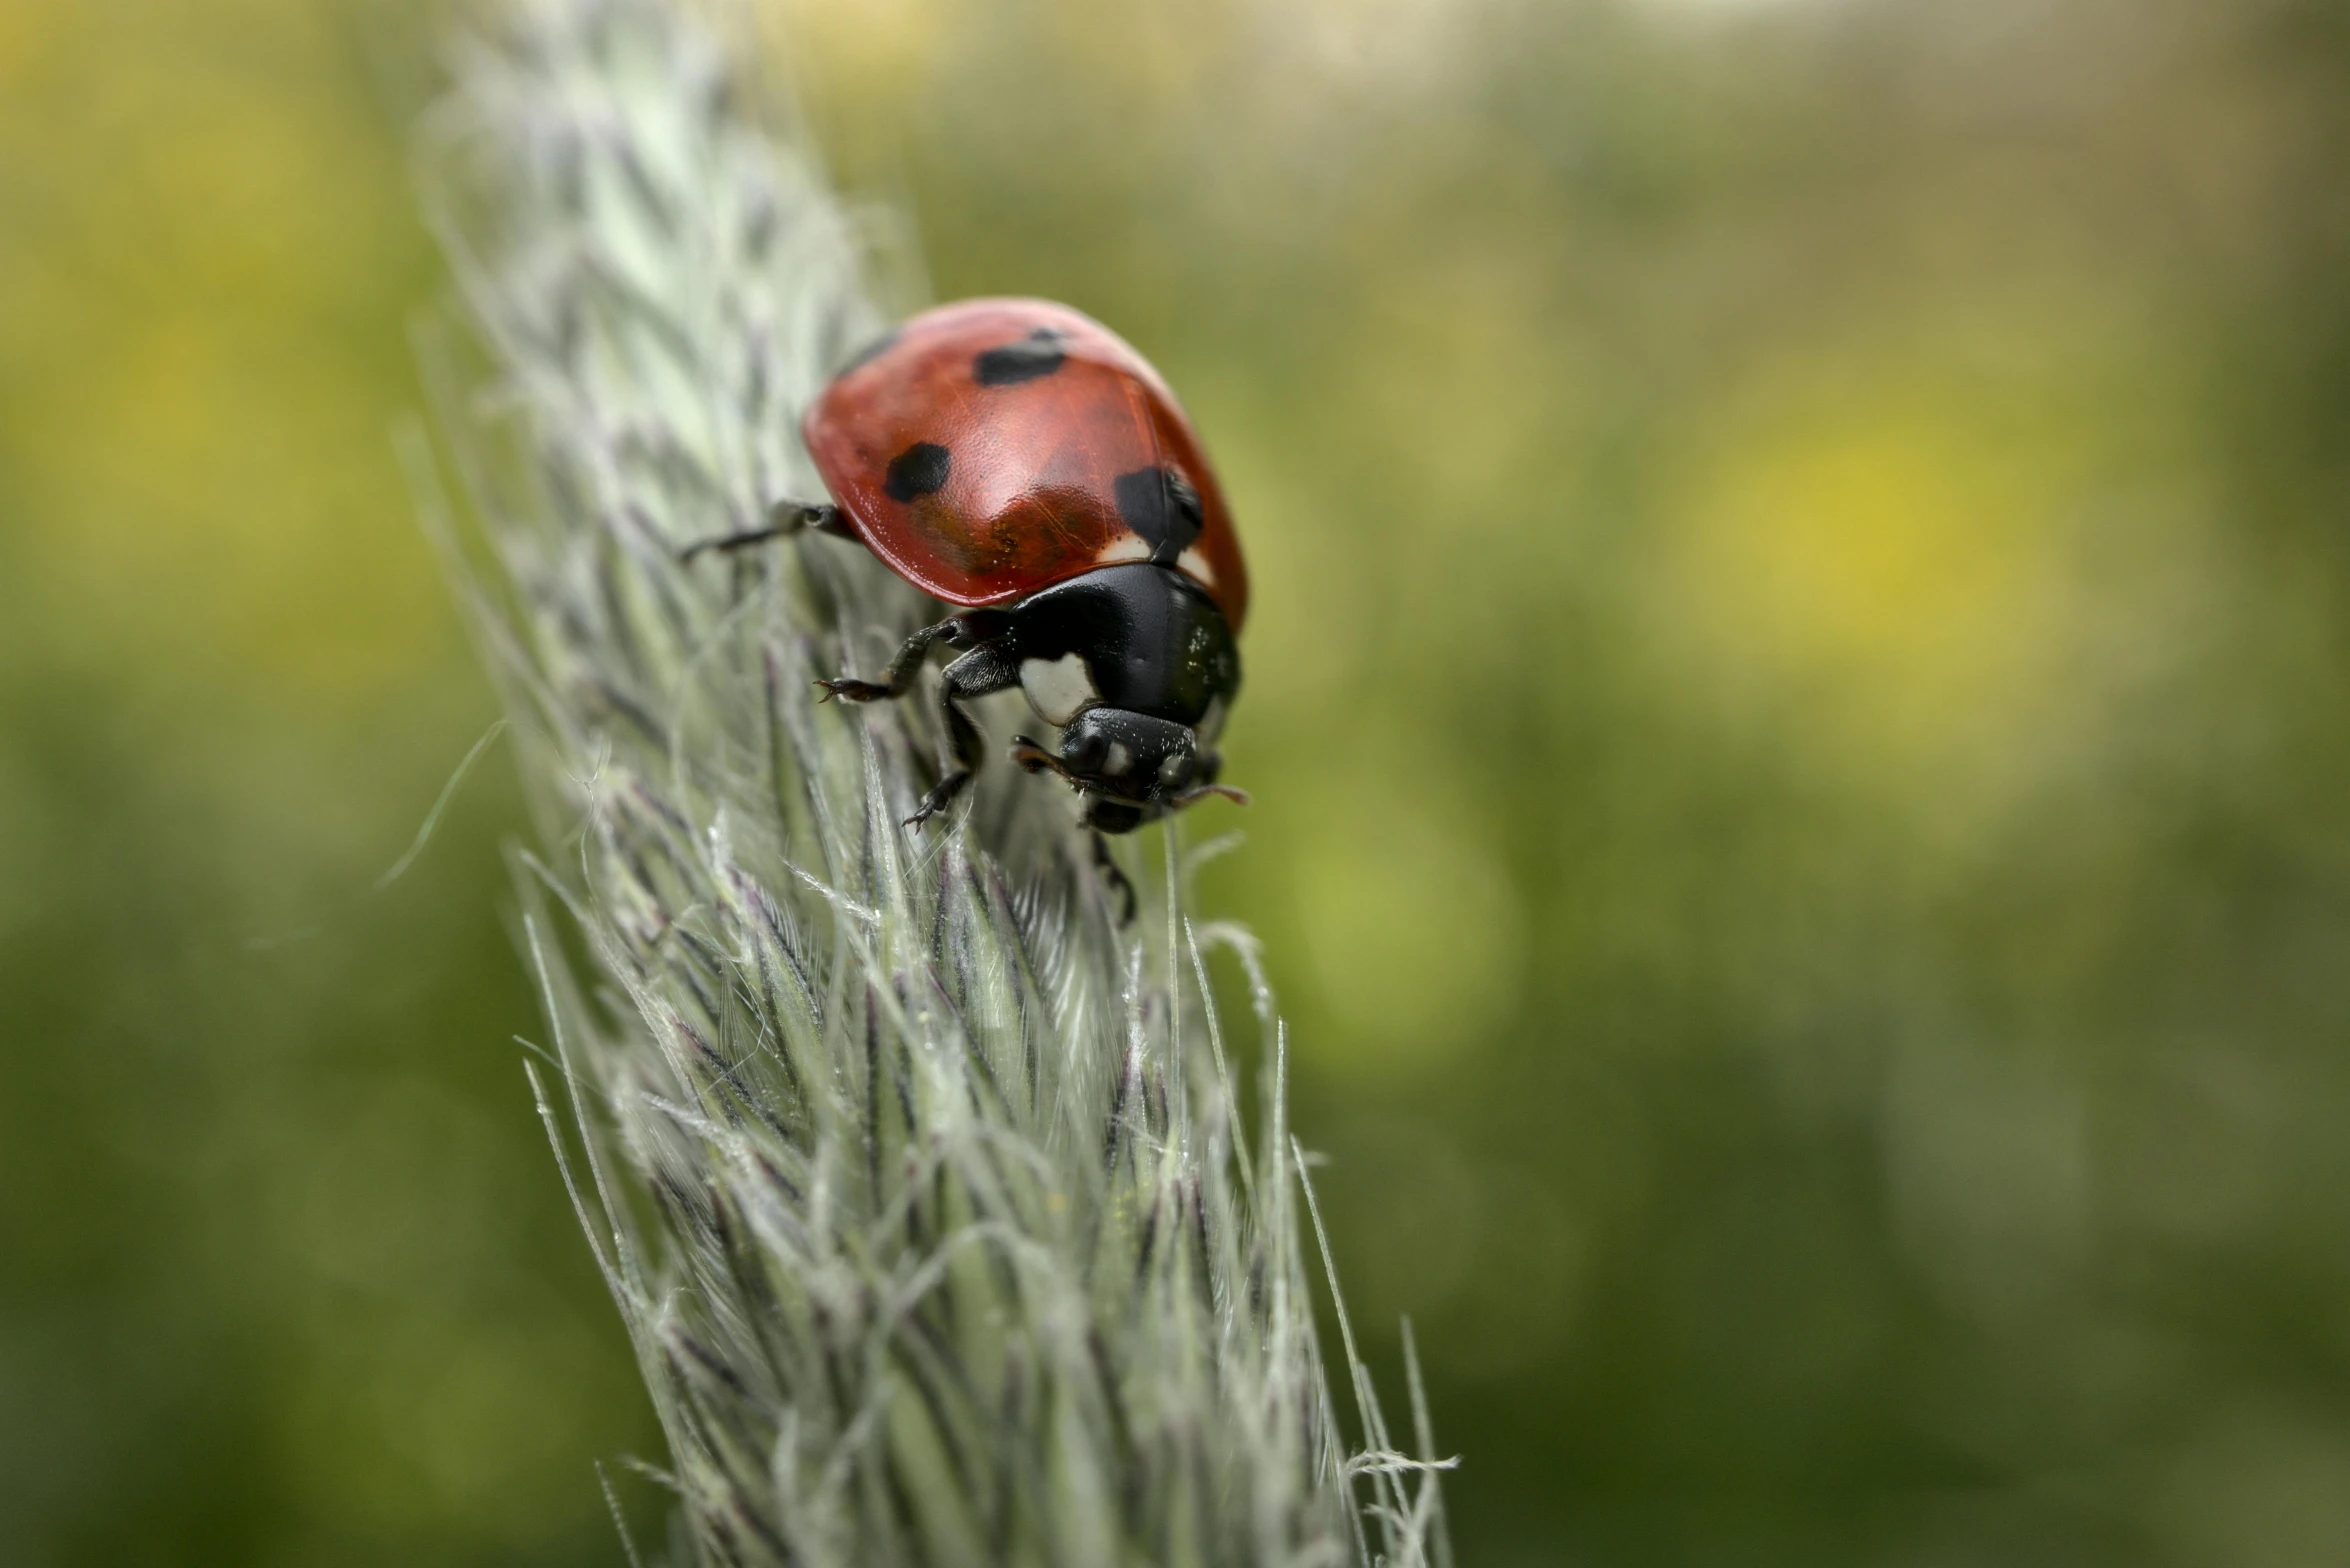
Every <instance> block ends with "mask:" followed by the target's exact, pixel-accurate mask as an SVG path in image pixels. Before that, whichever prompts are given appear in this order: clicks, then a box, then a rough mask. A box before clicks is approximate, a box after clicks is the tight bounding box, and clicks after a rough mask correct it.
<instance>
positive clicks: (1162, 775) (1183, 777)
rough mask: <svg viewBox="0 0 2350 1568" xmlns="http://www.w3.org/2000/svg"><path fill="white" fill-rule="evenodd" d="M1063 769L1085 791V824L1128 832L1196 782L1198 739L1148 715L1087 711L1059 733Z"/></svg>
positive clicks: (1120, 710)
mask: <svg viewBox="0 0 2350 1568" xmlns="http://www.w3.org/2000/svg"><path fill="white" fill-rule="evenodd" d="M1061 771H1062V774H1063V776H1064V777H1066V778H1067V779H1068V780H1069V781H1070V782H1071V783H1073V784H1075V785H1076V786H1077V787H1078V788H1079V789H1080V790H1083V791H1084V792H1085V820H1086V825H1087V826H1089V827H1092V828H1095V829H1098V830H1099V831H1101V832H1104V833H1130V832H1132V831H1133V830H1134V829H1135V828H1136V827H1138V826H1140V825H1141V824H1142V823H1144V822H1147V821H1149V820H1151V819H1152V818H1154V817H1158V816H1163V815H1164V814H1165V813H1166V811H1167V810H1168V808H1169V807H1170V806H1172V805H1173V804H1174V803H1175V799H1176V797H1177V796H1179V795H1182V794H1183V793H1184V792H1185V791H1187V790H1189V789H1190V788H1191V787H1192V785H1193V784H1195V783H1197V782H1198V774H1199V737H1198V735H1197V734H1195V733H1194V732H1193V730H1192V728H1191V726H1190V725H1188V724H1177V723H1175V722H1173V721H1172V720H1169V719H1157V718H1153V717H1151V716H1150V715H1149V714H1147V713H1135V712H1133V711H1131V710H1129V709H1125V708H1088V709H1086V710H1085V711H1084V712H1083V713H1080V714H1078V715H1077V716H1076V717H1075V718H1073V719H1071V720H1070V721H1069V727H1068V728H1067V729H1065V730H1063V731H1062V732H1061Z"/></svg>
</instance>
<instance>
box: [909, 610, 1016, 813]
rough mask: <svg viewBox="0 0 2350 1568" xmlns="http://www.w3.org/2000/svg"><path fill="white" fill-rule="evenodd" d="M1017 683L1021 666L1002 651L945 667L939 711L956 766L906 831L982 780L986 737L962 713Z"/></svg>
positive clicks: (982, 652)
mask: <svg viewBox="0 0 2350 1568" xmlns="http://www.w3.org/2000/svg"><path fill="white" fill-rule="evenodd" d="M948 624H950V625H952V624H953V623H952V622H949V623H948ZM898 657H899V658H900V659H901V660H902V659H904V657H905V655H904V654H903V653H901V654H899V655H898ZM1019 684H1020V666H1019V665H1017V664H1016V663H1014V662H1013V661H1012V660H1011V659H1008V658H1006V657H1005V656H1004V655H1003V653H1001V652H1000V651H999V650H997V649H995V648H990V647H987V646H984V645H982V646H980V647H977V648H974V649H972V650H971V651H970V652H969V653H966V654H964V655H963V656H962V657H961V658H960V659H957V660H956V661H955V662H954V663H952V664H950V665H948V666H947V667H946V670H945V672H944V673H943V675H942V677H941V681H940V688H941V689H940V693H939V703H938V706H939V712H940V713H941V714H942V715H943V716H944V717H945V719H946V723H947V742H948V744H949V745H950V746H952V747H953V748H954V756H955V760H954V765H953V766H952V767H951V768H949V769H948V770H947V775H946V777H945V778H942V779H940V780H939V781H938V785H937V787H936V788H934V789H933V790H931V792H930V793H929V794H927V795H925V796H923V797H922V804H921V805H920V806H919V807H917V808H916V809H915V812H914V814H913V815H912V816H910V817H908V818H907V819H906V826H907V827H910V828H918V827H920V826H921V825H922V824H923V823H925V822H928V821H929V820H930V819H931V818H932V817H935V816H937V815H938V814H939V813H940V812H942V811H944V810H946V809H947V807H948V806H949V805H951V804H953V803H954V799H955V797H956V796H957V795H960V794H961V793H963V791H964V789H965V788H967V787H968V786H969V785H970V783H971V781H972V779H974V778H976V777H977V776H978V774H979V767H980V764H981V763H983V762H984V761H986V760H987V737H986V736H984V735H982V734H980V733H979V726H978V725H976V724H974V723H972V722H971V715H969V714H968V713H965V712H964V711H963V709H962V704H963V703H964V702H967V701H969V700H970V699H971V698H973V697H984V696H987V695H988V694H989V693H991V692H999V691H1006V690H1009V689H1010V688H1012V687H1014V686H1017V685H1019Z"/></svg>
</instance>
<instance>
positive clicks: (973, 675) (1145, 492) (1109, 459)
mask: <svg viewBox="0 0 2350 1568" xmlns="http://www.w3.org/2000/svg"><path fill="white" fill-rule="evenodd" d="M800 432H801V435H802V436H803V437H804V438H805V439H806V442H807V447H808V453H809V455H810V456H811V457H812V458H814V460H815V463H816V471H817V473H818V474H819V475H821V476H822V477H823V480H824V484H825V488H826V489H827V490H829V491H830V492H831V494H832V497H833V499H832V501H831V502H830V503H828V504H821V505H812V504H808V503H805V502H799V501H785V502H781V503H778V504H776V505H775V506H773V507H772V508H770V511H769V516H768V522H767V525H766V526H764V527H760V528H754V529H750V530H748V531H746V532H743V533H737V534H730V535H727V536H725V537H723V538H719V539H711V540H705V541H703V542H702V543H701V544H698V545H695V546H694V547H693V548H692V549H689V550H688V551H687V552H686V555H687V556H688V557H689V558H690V557H691V556H692V555H693V554H695V553H696V552H698V551H700V550H703V549H710V548H718V549H732V548H736V547H740V546H745V545H751V544H756V543H759V542H761V541H763V540H767V539H773V538H778V537H781V536H783V535H786V534H791V533H796V532H798V531H799V530H801V529H803V528H816V529H819V530H822V531H824V532H827V533H832V534H836V535H840V536H843V537H846V538H850V539H854V540H857V541H858V542H859V543H861V544H863V545H864V546H865V547H866V548H868V549H870V550H871V551H872V552H873V553H874V554H875V555H877V556H879V557H881V559H882V561H883V562H884V563H886V564H887V565H888V566H889V568H890V569H891V570H892V571H894V572H896V573H897V574H898V575H899V576H900V577H903V578H904V579H906V581H908V582H910V583H912V584H913V585H914V586H915V587H917V588H919V589H921V590H922V591H923V592H924V593H927V594H929V595H930V596H931V597H932V598H934V599H940V600H943V601H945V602H946V603H947V604H950V605H954V606H958V607H959V613H957V614H954V615H950V616H948V617H947V618H946V619H945V620H942V621H940V622H938V623H937V624H935V625H932V626H926V627H924V628H923V629H922V630H920V631H918V632H916V633H915V634H914V635H913V636H912V637H910V638H908V639H907V640H906V642H905V645H904V646H903V647H901V648H900V649H899V650H898V653H897V657H896V658H894V659H892V660H891V661H890V665H889V670H888V673H887V675H886V676H885V678H883V679H881V680H878V681H863V680H852V679H847V678H843V679H840V680H828V681H822V682H819V684H820V685H822V686H823V687H824V689H825V693H826V696H827V698H828V699H829V698H831V697H839V698H842V699H844V700H846V701H849V702H877V701H880V700H882V699H883V698H891V697H902V696H904V695H905V694H906V692H907V691H908V690H909V689H911V687H912V686H913V683H914V678H915V676H916V674H917V673H918V672H919V671H920V670H921V668H922V664H923V661H924V659H925V658H926V657H927V656H928V655H929V653H930V651H931V649H932V648H933V647H935V646H937V645H938V644H941V643H943V644H945V645H946V646H947V647H948V648H951V649H954V650H956V651H957V652H958V653H959V655H960V657H958V658H956V659H954V660H953V661H952V662H951V663H949V664H948V665H947V666H946V669H945V671H944V682H943V686H944V690H943V695H942V699H941V700H942V704H943V707H944V710H945V718H946V727H947V734H948V736H949V738H950V741H951V744H952V746H953V748H954V759H953V763H952V765H951V766H950V767H949V768H948V770H947V772H946V775H945V777H943V778H941V779H940V780H939V782H938V785H937V787H936V788H934V789H932V790H931V791H930V792H929V793H928V794H927V795H925V796H924V797H923V799H922V804H921V806H920V808H919V809H918V810H916V811H915V813H914V814H913V815H912V816H911V817H909V818H907V819H906V821H907V825H908V826H918V825H919V824H921V823H922V822H924V821H927V820H928V819H929V818H931V817H934V816H936V815H937V814H938V813H939V812H941V811H943V810H945V809H946V807H947V806H948V804H949V803H950V802H952V801H953V800H954V799H955V797H956V796H957V795H958V794H960V793H961V792H962V790H963V789H964V788H965V786H967V785H968V784H969V783H970V782H971V779H972V776H973V774H974V773H975V772H976V771H977V770H978V768H979V766H980V764H981V761H982V748H983V745H984V742H983V740H982V738H981V736H980V733H979V729H978V726H977V725H976V724H974V723H973V722H972V720H971V717H970V715H969V714H968V713H966V712H965V711H964V710H963V707H962V704H964V703H966V702H968V701H970V700H971V699H972V698H975V697H984V696H986V695H988V694H989V693H991V692H999V691H1006V690H1009V689H1011V688H1012V687H1015V686H1017V687H1018V688H1020V690H1021V691H1022V692H1023V693H1025V694H1026V696H1027V698H1028V702H1029V706H1030V707H1032V708H1033V709H1034V710H1035V711H1036V715H1037V717H1038V718H1040V719H1042V720H1044V721H1045V722H1046V723H1048V724H1052V725H1055V726H1057V727H1059V729H1060V731H1061V744H1060V749H1059V750H1058V751H1057V752H1056V751H1052V750H1048V749H1047V748H1046V747H1044V746H1041V745H1039V744H1038V743H1037V742H1035V741H1033V740H1030V739H1029V738H1028V737H1026V736H1019V737H1017V738H1016V739H1015V741H1014V743H1013V746H1012V753H1011V754H1012V759H1013V761H1015V762H1017V763H1018V764H1019V765H1020V766H1021V767H1023V768H1025V769H1027V770H1028V771H1029V772H1031V773H1053V774H1057V775H1059V776H1060V777H1061V778H1062V779H1064V780H1066V781H1067V782H1068V783H1069V784H1070V785H1072V786H1074V787H1075V789H1076V790H1077V792H1078V794H1079V795H1080V796H1081V797H1082V799H1083V803H1084V804H1083V813H1082V817H1083V822H1084V824H1085V826H1087V827H1088V828H1091V829H1093V830H1094V831H1095V832H1096V833H1097V834H1100V833H1128V832H1132V831H1133V830H1134V829H1135V828H1137V827H1139V826H1141V825H1142V824H1143V823H1145V822H1149V821H1153V820H1156V819H1157V818H1160V817H1163V816H1165V815H1166V814H1167V813H1169V812H1172V811H1177V810H1180V809H1181V808H1183V807H1185V806H1188V805H1190V804H1192V803H1193V802H1194V801H1197V800H1200V799H1203V798H1205V797H1206V796H1209V795H1222V796H1225V797H1227V798H1229V799H1233V800H1242V801H1245V800H1246V798H1247V797H1246V796H1244V795H1242V794H1241V793H1240V792H1239V791H1238V790H1234V789H1229V788H1227V787H1224V786H1222V785H1219V784H1218V783H1217V782H1216V774H1217V771H1218V768H1219V765H1220V762H1221V759H1220V757H1219V756H1218V754H1217V752H1216V750H1215V744H1216V737H1217V735H1218V733H1219V732H1220V730H1221V729H1222V727H1223V723H1224V718H1225V715H1226V713H1227V712H1228V711H1229V710H1230V708H1231V705H1232V700H1233V698H1234V696H1235V695H1236V694H1237V693H1238V692H1239V690H1240V650H1239V646H1238V643H1237V642H1236V640H1235V634H1236V633H1237V632H1238V631H1239V630H1240V624H1241V620H1242V618H1243V617H1244V616H1245V615H1246V614H1247V612H1248V571H1247V568H1246V567H1245V566H1243V565H1242V563H1241V558H1240V540H1239V536H1238V535H1237V534H1235V533H1234V531H1233V527H1232V516H1231V513H1230V512H1229V511H1228V510H1227V509H1226V507H1225V504H1224V495H1223V492H1222V491H1221V490H1220V489H1219V488H1218V487H1217V484H1216V476H1215V472H1214V471H1213V470H1212V469H1211V468H1209V466H1208V459H1207V454H1206V453H1205V452H1203V451H1202V450H1201V448H1200V442H1199V437H1198V436H1197V435H1196V434H1195V433H1194V432H1193V430H1192V428H1191V422H1190V420H1188V419H1187V418H1186V417H1185V416H1184V413H1183V409H1182V407H1181V405H1180V404H1178V403H1177V402H1176V401H1175V394H1174V393H1173V392H1171V391H1169V390H1168V388H1167V384H1166V382H1165V381H1163V380H1161V379H1160V377H1159V373H1158V372H1157V371H1156V370H1154V369H1152V368H1151V366H1150V363H1149V361H1147V360H1145V359H1144V358H1143V357H1142V356H1141V355H1140V354H1139V353H1137V352H1135V350H1134V349H1133V348H1132V347H1131V346H1129V345H1128V344H1127V343H1126V342H1125V340H1124V339H1122V338H1120V337H1119V336H1118V335H1117V334H1116V333H1114V332H1112V331H1110V330H1109V329H1108V328H1107V327H1104V326H1102V325H1101V324H1100V323H1099V322H1097V321H1094V320H1093V319H1091V318H1090V317H1088V316H1085V315H1083V314H1081V313H1079V312H1077V311H1075V310H1072V309H1070V308H1069V307H1068V306H1066V305H1057V304H1053V303H1051V302H1049V301H1046V300H1037V299H976V300H965V301H962V302H960V303H958V304H952V305H942V306H939V307H938V308H936V309H934V310H928V311H924V312H923V313H921V314H920V315H917V316H915V317H913V318H911V319H910V320H908V321H906V322H905V323H904V324H903V325H901V326H900V327H899V328H898V329H897V330H896V331H894V332H892V333H890V334H889V335H888V336H886V337H884V338H882V339H881V341H880V342H878V343H875V344H874V345H873V346H871V347H870V348H868V349H866V350H865V351H864V352H863V353H862V354H860V355H859V356H858V357H857V358H855V359H854V360H852V361H851V362H850V363H849V364H848V366H847V367H846V368H844V369H843V370H842V371H841V372H840V373H839V374H838V375H837V376H835V377H834V378H833V379H832V381H831V382H830V383H829V384H828V385H826V387H825V388H824V390H823V391H822V392H821V393H819V394H818V396H817V398H816V401H815V403H814V404H813V405H812V406H811V407H810V408H809V409H808V411H807V415H806V417H805V418H804V419H803V420H802V421H801V425H800ZM1095 843H1096V849H1097V851H1098V850H1099V848H1100V841H1099V839H1098V838H1097V839H1096V841H1095Z"/></svg>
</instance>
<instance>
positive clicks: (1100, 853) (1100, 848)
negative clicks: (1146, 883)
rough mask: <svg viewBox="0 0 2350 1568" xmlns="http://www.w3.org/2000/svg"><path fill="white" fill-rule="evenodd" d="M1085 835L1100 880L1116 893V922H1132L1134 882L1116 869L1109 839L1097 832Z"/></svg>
mask: <svg viewBox="0 0 2350 1568" xmlns="http://www.w3.org/2000/svg"><path fill="white" fill-rule="evenodd" d="M1087 836H1088V837H1090V838H1091V839H1092V840H1093V864H1094V868H1095V869H1096V870H1098V871H1099V872H1101V874H1102V880H1104V881H1106V882H1108V883H1109V884H1110V891H1112V892H1113V893H1116V894H1117V895H1118V924H1120V925H1122V926H1130V925H1132V924H1134V910H1135V898H1134V884H1133V883H1132V882H1131V881H1129V880H1128V879H1127V876H1126V873H1125V872H1123V871H1121V870H1119V869H1118V862H1117V861H1115V860H1113V859H1111V858H1110V841H1109V840H1108V839H1106V838H1104V837H1102V836H1101V835H1100V834H1099V833H1093V834H1089V835H1087Z"/></svg>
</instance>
